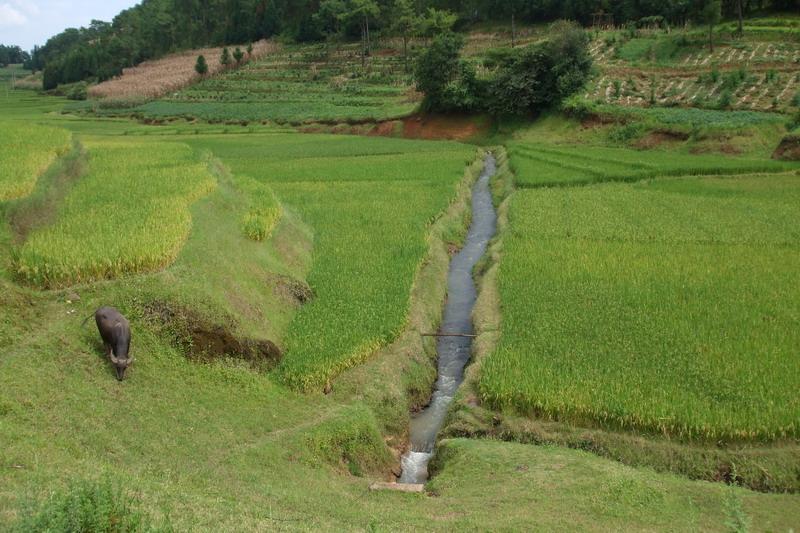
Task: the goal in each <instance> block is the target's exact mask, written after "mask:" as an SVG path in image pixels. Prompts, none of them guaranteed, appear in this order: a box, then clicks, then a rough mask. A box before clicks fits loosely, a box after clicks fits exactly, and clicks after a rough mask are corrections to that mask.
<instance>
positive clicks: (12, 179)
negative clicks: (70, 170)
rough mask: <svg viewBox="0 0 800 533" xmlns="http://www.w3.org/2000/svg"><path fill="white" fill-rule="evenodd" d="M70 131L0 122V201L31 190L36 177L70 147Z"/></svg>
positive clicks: (17, 196) (25, 193) (23, 194)
mask: <svg viewBox="0 0 800 533" xmlns="http://www.w3.org/2000/svg"><path fill="white" fill-rule="evenodd" d="M69 142H70V135H69V132H67V131H65V130H63V129H59V128H51V127H48V126H39V125H35V124H25V123H16V122H0V146H2V147H3V151H2V153H0V202H2V201H5V200H11V199H14V198H22V197H25V196H27V195H28V194H30V192H31V191H32V190H33V187H34V186H35V185H36V179H37V178H38V177H39V175H40V174H41V173H42V172H44V171H45V170H46V169H47V167H49V166H50V165H51V164H52V163H53V161H55V160H56V158H57V157H58V156H59V155H61V154H64V153H65V152H66V151H67V149H68V148H69Z"/></svg>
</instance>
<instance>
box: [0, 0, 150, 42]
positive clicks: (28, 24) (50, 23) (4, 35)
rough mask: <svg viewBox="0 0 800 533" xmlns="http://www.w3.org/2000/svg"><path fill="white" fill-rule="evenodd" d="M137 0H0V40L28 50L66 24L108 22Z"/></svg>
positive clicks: (68, 26) (73, 26)
mask: <svg viewBox="0 0 800 533" xmlns="http://www.w3.org/2000/svg"><path fill="white" fill-rule="evenodd" d="M138 3H139V0H101V1H97V0H94V1H91V0H0V44H5V45H18V46H21V47H22V48H23V50H30V49H32V48H33V45H34V44H39V45H42V44H44V43H45V42H46V41H47V39H49V38H50V37H52V36H53V35H55V34H57V33H60V32H61V31H62V30H64V29H66V28H77V27H80V26H88V25H89V23H90V22H91V21H92V19H98V20H104V21H106V22H110V21H111V19H112V18H114V15H116V14H117V13H119V12H120V11H122V10H123V9H127V8H129V7H132V6H134V5H136V4H138Z"/></svg>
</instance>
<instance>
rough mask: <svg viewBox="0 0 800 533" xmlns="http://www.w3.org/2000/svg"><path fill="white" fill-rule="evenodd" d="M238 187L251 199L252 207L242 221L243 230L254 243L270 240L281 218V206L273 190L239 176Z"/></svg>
mask: <svg viewBox="0 0 800 533" xmlns="http://www.w3.org/2000/svg"><path fill="white" fill-rule="evenodd" d="M237 182H238V187H239V188H240V189H243V192H245V195H244V196H245V197H248V198H250V199H251V202H252V204H251V207H250V209H249V210H248V211H247V213H246V214H245V215H244V218H243V219H242V229H243V230H244V233H245V235H247V237H248V238H250V239H252V240H254V241H263V240H264V239H268V238H269V237H270V235H271V234H272V230H273V229H274V228H275V225H276V224H277V223H278V220H279V219H280V217H281V212H282V209H281V206H280V203H279V202H278V199H277V198H275V194H274V193H273V192H272V189H270V188H269V187H267V186H266V185H264V184H263V183H259V182H257V181H256V180H254V179H252V178H249V177H247V176H238V178H237Z"/></svg>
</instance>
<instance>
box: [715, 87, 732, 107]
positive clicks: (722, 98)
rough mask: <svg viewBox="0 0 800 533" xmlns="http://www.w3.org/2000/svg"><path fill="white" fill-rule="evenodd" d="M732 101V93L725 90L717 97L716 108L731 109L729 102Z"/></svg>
mask: <svg viewBox="0 0 800 533" xmlns="http://www.w3.org/2000/svg"><path fill="white" fill-rule="evenodd" d="M732 100H733V93H732V92H731V90H730V89H725V90H724V91H722V93H721V94H720V95H719V100H717V108H718V109H728V108H729V107H731V101H732Z"/></svg>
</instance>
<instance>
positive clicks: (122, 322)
mask: <svg viewBox="0 0 800 533" xmlns="http://www.w3.org/2000/svg"><path fill="white" fill-rule="evenodd" d="M87 320H88V319H87ZM94 320H95V322H97V329H98V330H99V331H100V337H102V339H103V344H104V345H105V347H106V350H108V358H109V359H110V360H111V364H112V365H114V370H116V372H117V380H118V381H122V380H123V379H124V378H125V371H126V370H127V369H128V367H129V366H131V363H133V357H131V356H130V353H129V350H130V347H131V326H130V324H129V323H128V320H127V319H126V318H125V317H124V316H122V314H121V313H120V312H119V311H117V310H116V309H114V308H113V307H101V308H100V309H98V310H97V311H95V312H94Z"/></svg>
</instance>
